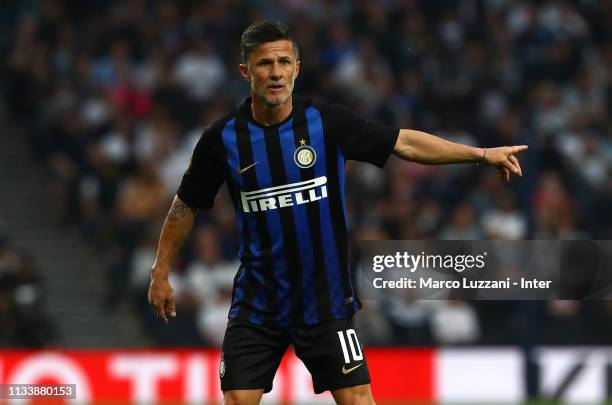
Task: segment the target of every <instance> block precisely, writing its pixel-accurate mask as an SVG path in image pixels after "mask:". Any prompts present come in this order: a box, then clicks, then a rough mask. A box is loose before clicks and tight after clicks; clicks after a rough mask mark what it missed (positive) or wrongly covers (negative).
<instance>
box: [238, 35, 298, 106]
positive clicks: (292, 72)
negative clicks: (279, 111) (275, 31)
mask: <svg viewBox="0 0 612 405" xmlns="http://www.w3.org/2000/svg"><path fill="white" fill-rule="evenodd" d="M299 70H300V62H299V61H297V60H296V59H295V52H294V50H293V43H292V42H291V41H288V40H280V41H274V42H266V43H263V44H261V45H259V46H258V47H257V48H255V50H254V51H253V52H251V53H250V54H249V56H248V62H247V63H246V64H240V74H241V75H242V77H243V78H244V79H245V80H248V81H249V82H251V92H252V93H253V98H254V99H255V98H257V99H258V100H259V101H261V102H263V103H264V104H266V105H268V106H271V107H272V106H277V105H281V104H283V103H285V102H286V101H287V100H288V99H289V98H290V97H291V93H292V92H293V85H294V82H295V78H296V77H297V75H298V72H299Z"/></svg>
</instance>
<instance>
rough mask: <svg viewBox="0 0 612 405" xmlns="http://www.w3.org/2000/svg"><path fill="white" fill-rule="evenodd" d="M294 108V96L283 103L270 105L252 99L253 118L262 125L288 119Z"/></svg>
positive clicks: (274, 123) (278, 122)
mask: <svg viewBox="0 0 612 405" xmlns="http://www.w3.org/2000/svg"><path fill="white" fill-rule="evenodd" d="M292 109H293V96H291V97H289V98H288V99H287V101H285V102H284V103H283V104H279V105H275V106H268V105H266V104H264V103H262V102H258V101H255V97H253V98H252V99H251V114H252V115H253V119H254V120H255V121H256V122H258V123H260V124H261V125H265V126H270V125H276V124H280V123H281V122H283V121H284V120H286V119H287V117H288V116H289V114H291V111H292Z"/></svg>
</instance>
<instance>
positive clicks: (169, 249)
mask: <svg viewBox="0 0 612 405" xmlns="http://www.w3.org/2000/svg"><path fill="white" fill-rule="evenodd" d="M195 214H196V210H195V209H194V208H191V207H189V206H188V205H187V204H185V203H184V202H183V201H182V200H181V199H180V198H179V197H178V196H175V197H174V201H172V206H171V207H170V211H169V212H168V215H167V216H166V220H165V221H164V226H163V227H162V231H161V235H160V237H159V244H158V246H157V255H156V256H155V263H154V264H153V269H152V276H153V277H157V276H160V277H163V278H167V277H168V272H169V271H170V265H171V263H172V260H173V259H174V258H175V257H176V255H177V253H178V251H179V250H180V248H181V246H183V243H184V242H185V239H187V235H189V232H191V228H192V227H193V221H194V219H195Z"/></svg>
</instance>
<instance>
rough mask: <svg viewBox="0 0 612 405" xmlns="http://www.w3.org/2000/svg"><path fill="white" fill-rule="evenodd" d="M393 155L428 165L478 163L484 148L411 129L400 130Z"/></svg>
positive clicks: (482, 155)
mask: <svg viewBox="0 0 612 405" xmlns="http://www.w3.org/2000/svg"><path fill="white" fill-rule="evenodd" d="M393 153H394V154H395V155H396V156H398V157H399V158H401V159H404V160H409V161H412V162H417V163H422V164H426V165H441V164H448V163H478V162H480V161H482V159H483V157H484V150H483V149H482V148H474V147H473V146H468V145H462V144H460V143H455V142H450V141H447V140H445V139H442V138H439V137H437V136H434V135H430V134H428V133H425V132H421V131H414V130H411V129H400V131H399V135H398V137H397V141H396V142H395V147H394V148H393Z"/></svg>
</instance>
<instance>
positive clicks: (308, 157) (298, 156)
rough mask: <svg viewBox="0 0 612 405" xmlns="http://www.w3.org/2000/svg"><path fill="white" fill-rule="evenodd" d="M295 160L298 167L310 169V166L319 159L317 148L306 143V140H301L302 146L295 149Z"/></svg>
mask: <svg viewBox="0 0 612 405" xmlns="http://www.w3.org/2000/svg"><path fill="white" fill-rule="evenodd" d="M293 161H294V162H295V164H296V165H298V167H300V168H302V169H308V168H309V167H312V166H314V164H315V162H316V161H317V153H316V152H315V150H314V149H313V148H312V147H310V146H309V145H306V141H305V140H303V139H301V140H300V147H299V148H297V149H296V150H295V153H294V154H293Z"/></svg>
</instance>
